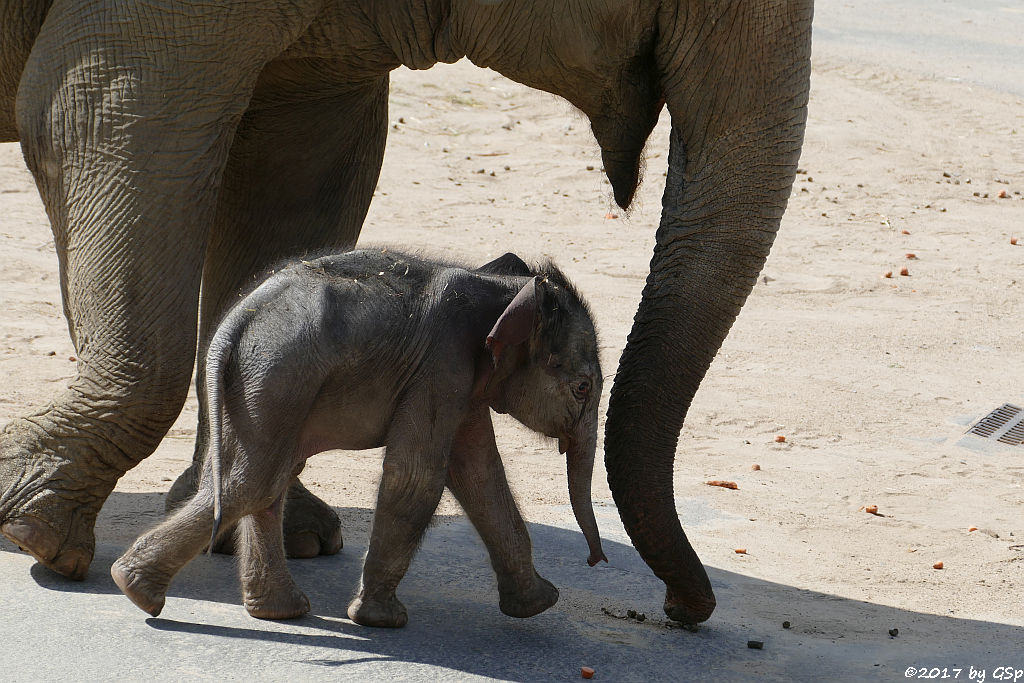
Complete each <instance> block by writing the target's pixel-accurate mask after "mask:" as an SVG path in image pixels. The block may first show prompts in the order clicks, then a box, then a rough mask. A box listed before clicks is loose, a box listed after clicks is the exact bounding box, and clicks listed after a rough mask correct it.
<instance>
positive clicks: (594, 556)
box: [587, 550, 608, 567]
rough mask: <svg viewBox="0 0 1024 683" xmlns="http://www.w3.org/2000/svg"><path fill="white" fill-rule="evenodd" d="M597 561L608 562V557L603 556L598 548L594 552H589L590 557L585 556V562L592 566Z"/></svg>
mask: <svg viewBox="0 0 1024 683" xmlns="http://www.w3.org/2000/svg"><path fill="white" fill-rule="evenodd" d="M598 562H604V563H605V564H608V558H607V557H605V556H604V553H603V552H602V551H600V550H598V551H597V552H596V553H590V557H588V558H587V564H588V565H590V566H591V567H593V566H594V565H595V564H597V563H598Z"/></svg>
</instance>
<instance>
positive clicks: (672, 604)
mask: <svg viewBox="0 0 1024 683" xmlns="http://www.w3.org/2000/svg"><path fill="white" fill-rule="evenodd" d="M716 604H717V602H716V601H715V596H714V594H711V595H709V596H704V595H699V594H697V593H695V592H690V593H687V594H686V595H685V596H683V597H680V596H678V595H677V594H676V593H674V592H673V591H672V589H671V588H668V587H666V588H665V605H664V609H665V615H666V616H667V617H668V618H669V619H672V620H673V621H678V622H682V623H684V624H699V623H701V622H704V621H707V620H708V619H709V618H710V617H711V613H712V612H714V611H715V605H716Z"/></svg>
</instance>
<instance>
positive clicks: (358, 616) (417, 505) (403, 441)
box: [348, 413, 455, 628]
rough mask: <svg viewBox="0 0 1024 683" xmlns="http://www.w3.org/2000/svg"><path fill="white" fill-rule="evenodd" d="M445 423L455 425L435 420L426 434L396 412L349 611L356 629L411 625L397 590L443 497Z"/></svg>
mask: <svg viewBox="0 0 1024 683" xmlns="http://www.w3.org/2000/svg"><path fill="white" fill-rule="evenodd" d="M448 422H450V423H452V424H453V425H454V422H455V420H454V419H450V420H449V419H445V417H444V416H436V417H435V421H434V423H433V425H432V426H431V433H429V434H423V433H421V432H420V431H419V429H417V427H418V426H419V425H420V424H422V420H417V419H412V418H410V417H409V415H408V414H401V413H400V414H399V415H397V416H396V418H395V419H394V421H393V422H392V433H389V434H388V441H387V450H386V453H385V456H384V467H383V471H382V473H381V479H380V488H379V489H378V492H377V508H376V510H375V511H374V514H373V526H372V528H371V529H370V547H369V548H368V549H367V551H366V559H365V560H364V561H363V575H362V579H361V581H360V585H359V592H358V593H357V594H356V597H355V598H354V599H353V600H352V602H351V603H350V604H349V606H348V616H349V619H351V620H352V621H354V622H356V623H357V624H361V625H363V626H384V627H390V628H399V627H402V626H405V624H406V623H407V622H408V620H409V617H408V614H407V612H406V609H405V605H403V604H402V603H401V602H400V601H399V600H398V597H397V596H396V595H395V590H396V589H397V588H398V583H399V581H401V580H402V577H403V576H405V572H406V570H408V568H409V562H410V561H411V560H412V557H413V555H414V554H415V553H416V549H417V547H418V546H419V543H420V540H421V539H422V538H423V532H424V531H426V528H427V525H428V524H429V523H430V517H431V516H432V515H433V514H434V510H435V509H437V504H438V502H440V500H441V494H442V493H444V476H445V474H444V473H445V468H446V457H447V453H446V452H445V451H446V450H447V449H446V447H445V442H446V441H447V439H444V438H442V437H443V435H445V428H446V427H447V426H448V425H447V424H446V423H448ZM395 425H400V426H399V427H396V426H395ZM453 428H454V427H452V429H453ZM447 434H448V435H450V434H451V431H448V432H447ZM449 438H450V436H449Z"/></svg>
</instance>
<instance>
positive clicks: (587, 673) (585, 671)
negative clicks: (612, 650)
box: [580, 666, 594, 678]
mask: <svg viewBox="0 0 1024 683" xmlns="http://www.w3.org/2000/svg"><path fill="white" fill-rule="evenodd" d="M580 676H583V677H584V678H593V677H594V670H593V669H592V668H591V667H589V666H581V667H580Z"/></svg>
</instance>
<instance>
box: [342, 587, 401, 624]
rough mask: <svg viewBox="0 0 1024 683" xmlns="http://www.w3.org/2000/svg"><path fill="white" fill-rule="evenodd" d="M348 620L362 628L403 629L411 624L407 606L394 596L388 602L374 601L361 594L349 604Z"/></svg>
mask: <svg viewBox="0 0 1024 683" xmlns="http://www.w3.org/2000/svg"><path fill="white" fill-rule="evenodd" d="M348 618H349V619H351V620H352V621H354V622H356V623H357V624H359V625H361V626H380V627H383V628H402V627H403V626H405V625H406V624H407V623H409V613H408V612H406V611H405V605H403V604H402V603H401V602H399V600H398V598H396V597H395V596H394V595H391V596H390V597H389V598H387V599H386V600H373V599H371V598H367V597H365V596H364V595H362V594H360V595H358V596H356V598H355V600H353V601H352V602H351V603H349V606H348Z"/></svg>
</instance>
